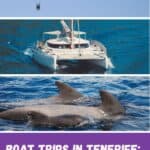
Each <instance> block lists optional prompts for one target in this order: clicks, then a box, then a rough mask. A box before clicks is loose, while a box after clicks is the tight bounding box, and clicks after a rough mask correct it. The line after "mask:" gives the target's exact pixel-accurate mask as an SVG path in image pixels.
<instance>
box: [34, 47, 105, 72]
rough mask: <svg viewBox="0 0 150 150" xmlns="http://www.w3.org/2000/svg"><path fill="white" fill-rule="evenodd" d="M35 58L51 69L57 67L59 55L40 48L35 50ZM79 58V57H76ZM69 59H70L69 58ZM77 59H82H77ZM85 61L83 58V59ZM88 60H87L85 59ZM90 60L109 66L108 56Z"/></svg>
mask: <svg viewBox="0 0 150 150" xmlns="http://www.w3.org/2000/svg"><path fill="white" fill-rule="evenodd" d="M33 59H34V60H35V61H36V62H37V63H39V64H40V65H42V66H45V67H48V68H50V69H51V70H56V69H57V61H58V60H57V56H56V55H48V54H46V53H43V52H42V51H40V50H33ZM76 60H77V59H76ZM67 61H69V60H67ZM77 61H80V59H79V60H77ZM82 61H83V60H82ZM85 61H87V60H85ZM88 62H90V63H93V64H95V65H97V66H99V67H102V68H104V69H107V68H108V65H107V62H106V58H102V59H98V60H88Z"/></svg>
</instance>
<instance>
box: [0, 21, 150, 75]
mask: <svg viewBox="0 0 150 150" xmlns="http://www.w3.org/2000/svg"><path fill="white" fill-rule="evenodd" d="M148 23H149V21H148V20H99V21H98V20H82V21H80V28H81V30H82V31H85V32H87V33H88V35H87V39H89V40H97V41H100V42H102V43H103V44H104V45H105V47H106V48H107V50H108V56H109V57H110V58H111V61H112V63H113V65H114V66H115V68H114V69H111V70H107V71H106V72H105V70H103V69H101V68H99V67H97V66H93V65H88V64H80V63H79V64H78V63H73V62H69V63H68V64H65V66H64V64H60V66H59V69H58V70H57V72H55V73H113V74H147V73H149V70H148V56H149V52H148V42H149V40H148V36H149V35H148V26H149V24H148ZM59 29H62V27H61V25H60V23H59V21H58V20H20V21H18V20H1V21H0V60H1V61H0V73H3V74H4V73H8V74H9V73H13V74H15V73H17V74H20V73H23V74H43V73H44V74H48V73H53V72H52V71H51V70H49V69H47V68H45V67H43V66H40V65H39V64H37V63H36V62H34V61H33V60H32V58H31V57H30V56H29V55H30V50H31V49H32V48H33V47H34V45H35V43H36V41H37V40H40V39H42V33H43V32H45V31H53V30H59Z"/></svg>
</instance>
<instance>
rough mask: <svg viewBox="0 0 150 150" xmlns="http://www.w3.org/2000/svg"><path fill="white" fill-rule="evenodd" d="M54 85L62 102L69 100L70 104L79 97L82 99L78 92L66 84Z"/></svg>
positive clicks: (57, 82)
mask: <svg viewBox="0 0 150 150" xmlns="http://www.w3.org/2000/svg"><path fill="white" fill-rule="evenodd" d="M55 84H56V86H57V88H58V89H59V95H58V96H59V98H61V99H62V100H64V101H68V100H69V101H70V102H71V100H76V99H78V98H80V97H83V95H82V94H81V93H80V92H78V91H77V90H75V89H74V88H72V87H71V86H69V85H68V84H65V83H63V82H60V81H56V82H55Z"/></svg>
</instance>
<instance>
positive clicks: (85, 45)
mask: <svg viewBox="0 0 150 150" xmlns="http://www.w3.org/2000/svg"><path fill="white" fill-rule="evenodd" d="M88 47H89V44H75V48H88Z"/></svg>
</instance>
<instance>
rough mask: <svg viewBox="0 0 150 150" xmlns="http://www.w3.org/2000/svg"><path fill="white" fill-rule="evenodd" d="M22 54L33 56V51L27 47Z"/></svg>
mask: <svg viewBox="0 0 150 150" xmlns="http://www.w3.org/2000/svg"><path fill="white" fill-rule="evenodd" d="M23 53H24V55H27V56H30V57H31V58H32V57H33V52H32V49H31V48H27V49H25V50H24V52H23Z"/></svg>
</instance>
